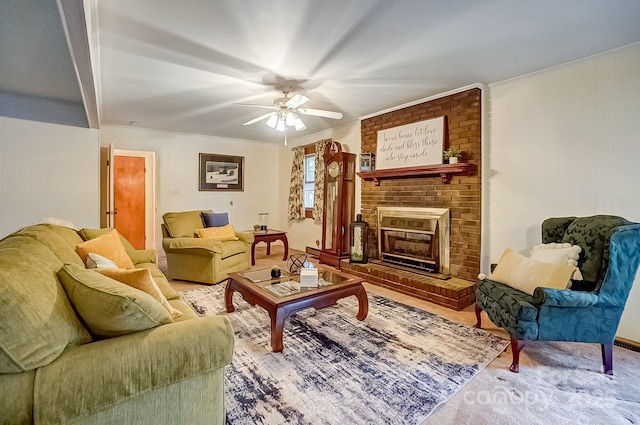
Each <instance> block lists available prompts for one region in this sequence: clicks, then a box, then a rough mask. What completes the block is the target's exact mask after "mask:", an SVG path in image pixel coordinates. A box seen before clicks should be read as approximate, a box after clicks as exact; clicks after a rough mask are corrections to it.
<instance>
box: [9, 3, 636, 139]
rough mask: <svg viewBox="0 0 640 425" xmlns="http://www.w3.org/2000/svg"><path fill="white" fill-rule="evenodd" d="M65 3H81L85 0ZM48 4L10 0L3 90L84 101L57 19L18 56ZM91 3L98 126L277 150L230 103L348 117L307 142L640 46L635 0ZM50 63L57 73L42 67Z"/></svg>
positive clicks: (309, 120)
mask: <svg viewBox="0 0 640 425" xmlns="http://www.w3.org/2000/svg"><path fill="white" fill-rule="evenodd" d="M59 1H60V3H59V4H62V5H65V6H66V7H69V6H70V5H77V6H78V7H80V8H81V7H82V0H59ZM49 2H50V3H54V2H53V0H47V1H43V0H0V7H1V8H2V9H0V11H1V12H2V13H0V15H3V16H4V18H0V19H1V21H0V22H1V23H2V25H1V26H0V27H1V28H0V40H3V41H4V40H8V39H9V38H7V33H8V32H11V34H13V35H12V37H11V38H10V40H12V43H9V45H8V46H7V45H6V44H7V43H4V44H3V42H0V59H1V60H0V73H1V74H2V78H1V79H0V91H5V92H14V93H22V92H24V93H25V94H28V95H31V96H33V95H37V94H38V91H40V92H41V95H43V96H58V97H59V98H61V99H63V100H70V99H75V98H77V97H78V93H79V92H78V91H75V90H73V89H68V88H65V87H67V85H68V78H69V74H70V72H71V71H69V68H71V69H73V67H69V66H65V65H61V64H57V63H56V60H57V59H59V58H60V57H65V58H66V57H71V58H73V57H74V54H72V55H69V52H66V55H64V54H60V55H58V56H56V55H53V54H52V53H53V52H56V50H54V47H52V45H53V44H54V43H53V40H52V39H53V37H54V35H55V37H58V38H59V37H60V34H64V31H61V30H60V29H61V28H64V26H65V24H64V23H62V24H60V22H59V21H60V16H57V17H56V16H54V17H52V19H53V21H56V19H57V23H58V25H60V27H58V28H55V25H54V28H53V29H51V30H50V34H53V35H50V36H49V37H50V38H51V40H49V43H48V45H47V43H44V42H43V41H40V45H38V44H37V43H35V42H33V41H32V42H30V43H27V44H25V45H24V46H22V47H23V48H18V49H16V48H15V46H16V44H17V45H18V46H19V47H20V40H21V39H24V40H33V39H34V38H37V36H38V31H29V28H28V27H29V26H30V25H31V26H33V25H35V26H37V27H38V28H40V29H43V30H44V29H47V28H46V27H47V26H49V24H51V22H52V21H51V20H49V21H47V22H43V21H42V19H41V18H39V19H34V18H33V17H34V16H35V17H38V16H39V15H38V14H41V13H46V12H50V11H49V10H48V9H55V8H50V7H43V6H42V5H43V4H44V3H49ZM6 5H10V6H11V7H9V8H10V9H12V10H13V13H12V14H11V15H8V14H7V13H5V12H7V7H5V6H6ZM84 6H85V7H87V6H88V7H90V9H89V10H88V12H89V16H90V18H91V19H92V20H93V22H97V26H96V28H95V30H96V31H95V32H96V34H97V36H98V43H97V47H98V48H97V49H96V51H95V52H94V54H97V55H98V57H97V58H98V61H99V64H100V65H99V69H94V78H95V84H96V89H97V90H98V92H99V97H98V108H99V109H100V124H102V125H104V124H117V125H130V123H131V122H132V121H135V122H136V124H135V125H137V126H139V127H146V128H155V129H163V130H170V131H177V132H185V133H197V134H207V135H214V136H223V137H231V138H238V139H248V140H257V141H265V142H281V140H282V133H280V132H277V131H275V130H273V129H271V128H269V127H267V126H266V125H265V124H264V122H259V123H257V124H254V125H252V126H243V125H242V123H243V122H246V121H248V120H250V119H252V118H255V117H258V116H259V115H262V114H264V113H265V112H267V111H265V110H264V109H259V108H248V107H240V106H236V105H234V104H236V103H256V104H263V105H271V104H272V102H273V99H274V98H276V97H280V96H281V94H280V93H279V92H278V91H277V90H276V87H278V86H280V85H282V84H285V83H288V84H290V85H293V86H294V87H295V90H294V91H297V92H300V93H302V94H304V95H306V96H308V97H310V98H311V101H310V102H308V103H307V104H306V105H305V106H308V107H309V108H315V109H327V110H333V111H339V112H342V113H343V114H344V118H343V119H342V120H339V121H336V120H331V119H326V118H319V117H311V116H303V117H302V118H303V120H304V122H305V123H306V125H307V127H308V129H307V130H305V131H304V132H302V134H308V133H313V132H316V131H320V130H323V129H326V128H330V127H335V126H337V125H341V124H346V123H349V122H353V121H355V120H357V119H358V118H359V117H361V116H364V115H367V114H370V113H373V112H377V111H380V110H384V109H387V108H392V107H394V106H398V105H401V104H404V103H407V102H411V101H414V100H418V99H422V98H425V97H429V96H432V95H435V94H438V93H443V92H446V91H449V90H453V89H456V88H459V87H463V86H466V85H470V84H475V83H483V84H489V83H492V82H496V81H501V80H504V79H506V78H510V77H514V76H518V75H522V74H525V73H529V72H533V71H536V70H540V69H544V68H548V67H550V66H554V65H558V64H561V63H565V62H568V61H571V60H575V59H579V58H582V57H585V56H590V55H593V54H596V53H599V52H603V51H606V50H609V49H612V48H615V47H620V46H624V45H628V44H631V43H635V42H638V41H640V24H639V22H640V1H638V0H536V1H533V0H531V1H524V0H522V1H513V0H482V1H481V0H448V1H444V0H395V1H394V0H377V1H376V0H279V1H278V0H271V1H267V0H233V1H232V0H226V1H224V0H182V1H175V0H106V1H102V0H100V1H96V0H85V1H84ZM25 8H27V9H28V8H36V9H37V10H38V14H33V13H31V12H29V10H20V9H25ZM16 9H18V12H19V13H18V12H16V11H15V10H16ZM54 12H55V10H54ZM58 15H59V14H58ZM11 22H13V24H12V25H9V23H11ZM43 32H44V31H43ZM91 32H92V33H93V31H91ZM91 35H92V34H91ZM41 38H43V36H40V39H41ZM45 38H46V37H45ZM58 44H59V45H61V46H63V47H64V46H65V43H58ZM25 46H26V47H25ZM16 50H17V51H16ZM34 53H37V55H34ZM74 53H75V56H76V57H77V56H78V54H77V52H74ZM17 56H21V57H23V58H28V59H29V60H28V61H27V60H26V59H25V60H22V59H19V58H18V57H17ZM8 58H9V59H8ZM45 59H48V60H49V61H50V63H54V64H56V66H55V67H52V66H50V65H46V64H45V65H41V66H34V61H36V60H40V61H42V60H45ZM7 60H8V62H5V61H7ZM26 65H29V66H30V68H28V69H27V70H26V71H25V69H26V68H25V66H26ZM21 69H22V71H21ZM34 69H35V70H39V71H40V72H39V73H38V72H36V71H35V70H34ZM96 71H97V72H96ZM6 75H10V76H11V78H6ZM59 75H63V76H64V78H63V77H60V76H59ZM24 77H28V79H27V78H24ZM54 77H55V78H56V79H54ZM74 78H76V77H75V76H74ZM29 80H30V81H31V82H32V83H31V84H28V82H29ZM45 82H46V83H47V84H45ZM60 90H62V91H63V93H57V92H58V91H60ZM65 98H66V99H65ZM0 100H1V99H0ZM0 114H2V110H0ZM299 134H300V133H298V135H299ZM289 136H290V137H295V136H296V134H289Z"/></svg>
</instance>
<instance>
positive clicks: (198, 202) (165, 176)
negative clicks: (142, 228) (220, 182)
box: [100, 126, 286, 255]
mask: <svg viewBox="0 0 640 425" xmlns="http://www.w3.org/2000/svg"><path fill="white" fill-rule="evenodd" d="M100 143H101V145H102V146H106V145H108V144H111V146H112V148H114V149H130V150H140V151H153V152H156V179H157V181H156V192H157V193H156V200H157V202H156V209H157V211H156V222H157V225H156V232H157V233H156V249H157V250H158V253H159V254H160V255H164V253H163V251H162V233H161V230H160V224H161V223H162V215H163V214H164V213H166V212H170V211H187V210H199V209H211V210H213V211H216V212H228V213H229V221H230V222H231V224H233V226H234V227H235V228H236V229H237V230H242V229H251V228H253V225H254V224H257V223H258V213H259V212H268V213H269V217H270V222H271V223H274V224H275V223H278V220H279V217H280V216H281V214H282V212H281V209H282V206H281V205H282V202H281V196H282V193H281V191H280V190H279V187H278V182H279V169H280V158H279V155H280V146H279V145H276V144H269V143H260V142H252V141H245V140H237V139H227V138H221V137H211V136H202V135H194V134H182V133H171V132H167V131H160V130H149V129H142V128H137V127H120V126H103V127H102V128H101V129H100ZM199 153H211V154H220V155H234V156H244V158H245V163H244V173H245V175H244V191H243V192H224V191H223V192H218V191H215V192H214V191H202V192H201V191H199V190H198V169H199V163H198V161H199V159H198V157H199ZM231 203H233V205H231ZM285 213H286V201H285ZM270 227H276V226H274V225H271V226H270Z"/></svg>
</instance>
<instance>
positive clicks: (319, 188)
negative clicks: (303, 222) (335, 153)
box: [313, 139, 333, 222]
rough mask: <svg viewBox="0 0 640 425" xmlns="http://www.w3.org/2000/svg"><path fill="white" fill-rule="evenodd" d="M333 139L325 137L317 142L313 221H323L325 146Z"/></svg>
mask: <svg viewBox="0 0 640 425" xmlns="http://www.w3.org/2000/svg"><path fill="white" fill-rule="evenodd" d="M331 142H333V140H332V139H323V140H318V141H317V142H316V146H315V148H316V154H315V160H316V171H315V173H314V185H313V221H316V222H320V221H322V204H323V203H324V147H325V145H326V144H327V143H331Z"/></svg>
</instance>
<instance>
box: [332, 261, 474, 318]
mask: <svg viewBox="0 0 640 425" xmlns="http://www.w3.org/2000/svg"><path fill="white" fill-rule="evenodd" d="M340 269H341V270H342V271H344V272H346V273H350V274H353V275H355V276H358V277H362V278H364V279H366V280H367V282H369V283H371V284H374V285H378V286H382V287H385V288H389V289H392V290H394V291H396V292H401V293H403V294H407V295H411V296H413V297H416V298H420V299H422V300H426V301H429V302H432V303H434V304H438V305H441V306H443V307H448V308H452V309H454V310H462V309H464V308H465V307H467V306H469V305H471V304H473V303H474V302H475V301H476V295H475V287H476V285H475V283H474V282H470V281H468V280H463V279H458V278H455V277H451V278H449V279H447V280H441V279H436V278H433V277H429V276H426V275H423V274H419V273H414V272H410V271H406V270H400V269H396V268H392V267H388V266H386V265H383V264H378V263H373V262H369V263H366V264H350V263H349V261H347V260H343V261H342V262H341V263H340Z"/></svg>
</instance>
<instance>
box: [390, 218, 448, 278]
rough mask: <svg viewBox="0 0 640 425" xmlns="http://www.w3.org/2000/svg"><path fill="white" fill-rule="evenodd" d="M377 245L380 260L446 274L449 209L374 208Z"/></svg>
mask: <svg viewBox="0 0 640 425" xmlns="http://www.w3.org/2000/svg"><path fill="white" fill-rule="evenodd" d="M378 248H379V253H380V256H381V258H382V260H383V261H386V262H389V263H396V264H401V265H405V266H409V267H414V268H418V269H421V270H427V271H433V272H439V273H445V274H448V273H449V210H447V209H440V208H387V207H381V208H378Z"/></svg>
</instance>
